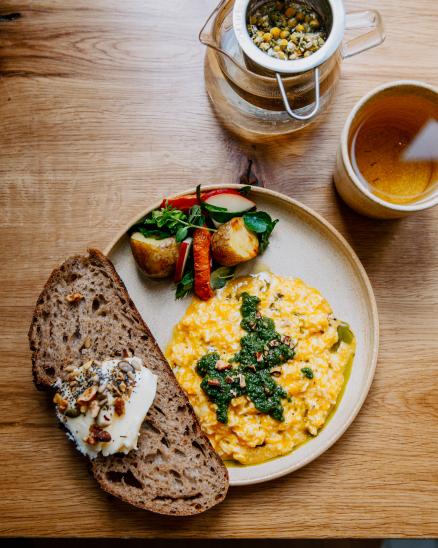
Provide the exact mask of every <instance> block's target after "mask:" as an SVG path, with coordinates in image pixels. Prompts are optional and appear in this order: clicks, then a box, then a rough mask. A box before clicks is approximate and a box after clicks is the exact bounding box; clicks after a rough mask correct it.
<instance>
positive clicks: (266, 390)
mask: <svg viewBox="0 0 438 548" xmlns="http://www.w3.org/2000/svg"><path fill="white" fill-rule="evenodd" d="M265 394H269V388H266V386H265Z"/></svg>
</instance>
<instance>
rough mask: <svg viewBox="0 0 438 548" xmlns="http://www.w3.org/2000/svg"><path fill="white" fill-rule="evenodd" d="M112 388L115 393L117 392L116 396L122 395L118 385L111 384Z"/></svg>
mask: <svg viewBox="0 0 438 548" xmlns="http://www.w3.org/2000/svg"><path fill="white" fill-rule="evenodd" d="M111 388H112V389H113V390H114V392H115V393H116V394H118V395H119V396H121V395H122V393H121V392H120V390H119V388H118V386H117V385H116V384H113V383H111Z"/></svg>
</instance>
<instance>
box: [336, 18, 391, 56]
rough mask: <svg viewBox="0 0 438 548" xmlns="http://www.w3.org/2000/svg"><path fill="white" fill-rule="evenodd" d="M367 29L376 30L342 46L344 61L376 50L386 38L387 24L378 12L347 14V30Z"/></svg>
mask: <svg viewBox="0 0 438 548" xmlns="http://www.w3.org/2000/svg"><path fill="white" fill-rule="evenodd" d="M367 28H372V29H374V30H372V31H371V32H367V33H366V34H362V36H358V37H357V38H354V39H353V40H350V41H349V42H346V43H345V44H342V50H341V54H342V58H343V59H348V57H352V56H353V55H357V54H358V53H362V52H363V51H366V50H367V49H371V48H375V47H376V46H379V45H380V44H381V43H382V42H383V41H384V40H385V38H386V30H385V24H384V22H383V19H382V17H381V16H380V13H379V12H378V11H375V10H366V11H350V12H349V13H347V14H346V26H345V29H346V30H352V29H367Z"/></svg>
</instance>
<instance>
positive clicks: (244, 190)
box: [239, 186, 251, 196]
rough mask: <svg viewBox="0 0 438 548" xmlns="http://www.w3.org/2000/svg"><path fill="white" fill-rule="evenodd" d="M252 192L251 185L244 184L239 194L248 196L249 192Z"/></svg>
mask: <svg viewBox="0 0 438 548" xmlns="http://www.w3.org/2000/svg"><path fill="white" fill-rule="evenodd" d="M250 192H251V187H250V186H244V187H243V188H241V189H239V194H241V195H242V196H248V194H249V193H250Z"/></svg>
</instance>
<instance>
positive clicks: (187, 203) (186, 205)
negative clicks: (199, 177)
mask: <svg viewBox="0 0 438 548" xmlns="http://www.w3.org/2000/svg"><path fill="white" fill-rule="evenodd" d="M202 197H203V195H202ZM166 201H167V202H168V204H167V205H168V206H170V205H171V206H173V208H174V209H179V210H180V211H184V212H186V211H188V210H189V209H190V208H192V207H193V206H195V205H199V202H198V198H197V197H196V194H188V195H187V196H180V197H179V198H169V199H168V200H166V199H164V200H163V201H162V203H161V205H160V209H161V208H164V207H166Z"/></svg>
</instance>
